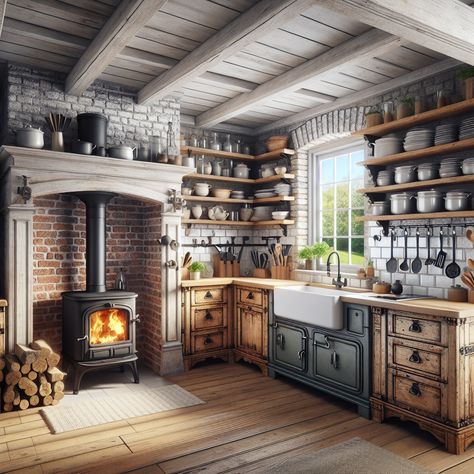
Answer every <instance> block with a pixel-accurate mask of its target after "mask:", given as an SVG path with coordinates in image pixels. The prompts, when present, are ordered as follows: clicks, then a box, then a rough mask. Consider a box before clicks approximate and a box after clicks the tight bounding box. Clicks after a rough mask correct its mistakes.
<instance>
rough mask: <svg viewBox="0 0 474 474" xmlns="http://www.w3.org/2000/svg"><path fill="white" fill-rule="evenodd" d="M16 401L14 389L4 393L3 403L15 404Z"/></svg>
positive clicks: (6, 390)
mask: <svg viewBox="0 0 474 474" xmlns="http://www.w3.org/2000/svg"><path fill="white" fill-rule="evenodd" d="M14 399H15V389H14V388H13V387H7V388H6V389H5V391H4V392H3V401H4V402H5V403H13V400H14Z"/></svg>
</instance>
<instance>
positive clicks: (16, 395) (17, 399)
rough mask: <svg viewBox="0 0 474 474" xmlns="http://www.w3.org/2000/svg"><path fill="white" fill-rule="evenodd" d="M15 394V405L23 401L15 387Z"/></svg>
mask: <svg viewBox="0 0 474 474" xmlns="http://www.w3.org/2000/svg"><path fill="white" fill-rule="evenodd" d="M13 394H14V397H13V406H15V407H16V406H18V405H19V404H20V401H21V395H20V392H19V391H18V390H17V389H16V388H14V389H13Z"/></svg>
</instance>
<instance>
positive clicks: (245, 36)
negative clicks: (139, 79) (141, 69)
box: [138, 0, 313, 103]
mask: <svg viewBox="0 0 474 474" xmlns="http://www.w3.org/2000/svg"><path fill="white" fill-rule="evenodd" d="M312 3H313V2H312V1H311V0H282V1H279V2H275V1H271V0H261V1H260V2H258V3H257V4H256V5H254V6H253V7H252V8H250V9H248V10H247V11H245V12H244V13H242V14H241V15H239V16H238V17H237V18H236V19H235V20H233V21H232V22H230V23H229V24H227V25H226V26H225V27H224V28H222V29H221V30H219V31H218V32H217V33H216V34H214V35H213V36H211V37H210V38H209V39H208V40H207V41H205V42H204V43H202V44H201V45H200V46H199V47H198V48H196V49H195V50H194V51H192V52H191V53H189V54H188V55H187V56H186V57H185V58H183V59H182V60H181V61H180V62H179V63H178V64H177V65H176V66H175V67H174V68H172V69H170V70H169V71H167V72H165V73H164V74H162V75H161V76H159V77H157V78H155V79H154V80H153V81H151V82H150V83H149V84H147V85H146V86H145V87H144V88H143V89H142V90H141V91H140V92H139V94H138V102H139V103H150V102H152V101H153V100H157V99H160V98H163V97H165V96H166V95H168V94H170V93H172V92H173V91H175V90H178V89H180V88H181V87H182V86H183V85H185V84H186V83H189V82H190V81H192V80H193V79H194V78H195V77H198V76H200V75H202V74H203V73H204V72H206V71H207V70H209V69H211V68H212V67H213V66H216V65H217V64H219V63H221V62H222V61H224V60H225V59H227V58H229V57H231V56H232V55H234V54H235V53H237V52H238V51H241V50H242V49H243V48H244V47H245V46H246V45H248V44H250V43H252V42H254V41H256V40H257V39H258V38H260V37H262V36H264V35H265V34H266V33H268V32H269V31H271V30H274V29H275V28H278V27H279V26H281V25H283V24H284V23H285V22H286V21H288V18H292V17H293V16H296V15H298V14H299V13H300V12H301V11H304V10H305V9H307V8H309V6H310V5H311V4H312Z"/></svg>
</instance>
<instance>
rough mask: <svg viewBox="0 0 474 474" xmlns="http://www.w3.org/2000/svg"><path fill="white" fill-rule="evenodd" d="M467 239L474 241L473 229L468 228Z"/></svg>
mask: <svg viewBox="0 0 474 474" xmlns="http://www.w3.org/2000/svg"><path fill="white" fill-rule="evenodd" d="M466 239H467V240H470V241H471V242H473V243H474V232H473V231H472V229H467V230H466Z"/></svg>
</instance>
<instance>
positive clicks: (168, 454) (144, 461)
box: [0, 363, 474, 474]
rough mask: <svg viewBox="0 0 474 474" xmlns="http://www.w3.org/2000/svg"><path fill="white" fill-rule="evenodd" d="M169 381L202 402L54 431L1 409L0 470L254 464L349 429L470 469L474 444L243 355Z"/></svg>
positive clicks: (440, 464) (415, 457) (142, 473)
mask: <svg viewBox="0 0 474 474" xmlns="http://www.w3.org/2000/svg"><path fill="white" fill-rule="evenodd" d="M169 380H171V381H172V382H174V383H177V384H179V385H181V386H182V387H184V388H185V389H187V390H189V391H190V392H192V393H193V394H195V395H197V396H198V397H200V398H201V399H203V400H205V401H206V402H207V403H206V404H205V405H199V406H195V407H189V408H183V409H178V410H173V411H169V412H164V413H158V414H155V415H149V416H144V417H140V418H133V419H129V420H126V421H119V422H115V423H110V424H107V425H100V426H96V427H93V428H87V429H83V430H78V431H72V432H68V433H62V434H58V435H52V434H50V432H49V429H48V428H47V426H46V425H45V423H44V422H43V420H42V418H41V416H40V414H39V413H38V410H36V409H34V410H27V411H25V412H15V413H4V414H0V472H15V473H20V472H21V473H28V474H30V473H31V474H36V473H42V474H43V473H68V474H70V473H98V472H99V473H100V474H107V473H111V474H112V473H113V474H115V473H121V472H130V471H133V472H134V473H138V474H152V473H178V472H198V471H199V472H206V473H220V472H241V473H243V472H245V473H250V472H251V473H257V472H259V471H260V470H261V469H262V468H264V467H265V468H268V466H271V465H274V464H276V463H278V462H280V461H281V460H282V459H286V458H293V459H294V458H295V457H296V456H297V455H298V454H300V453H305V452H311V451H312V452H314V451H315V450H318V449H321V448H324V447H327V446H330V445H333V444H336V443H340V442H342V441H344V440H347V439H350V438H353V437H356V436H359V437H361V438H364V439H366V440H369V441H370V442H371V443H374V444H376V445H378V446H383V447H384V448H385V449H388V450H390V451H392V452H394V453H396V454H398V455H400V456H402V457H405V458H408V459H411V460H412V461H414V462H416V463H419V464H421V465H423V466H425V467H427V468H428V469H431V470H433V471H435V472H445V473H449V474H461V473H463V474H467V473H472V472H474V446H473V447H471V448H470V449H468V450H467V451H466V452H465V453H464V454H462V455H459V456H455V455H451V454H448V453H447V452H446V451H444V449H443V448H442V447H440V443H438V442H437V441H436V440H435V439H434V438H432V437H431V435H429V434H427V433H424V432H421V431H420V430H418V429H417V428H416V427H414V426H411V425H407V424H402V423H400V422H391V423H385V424H377V423H373V422H371V421H368V420H365V419H364V418H360V417H358V416H357V413H356V410H355V409H354V408H353V406H352V405H350V404H346V403H343V402H341V401H338V400H337V399H335V398H332V397H330V396H326V395H322V394H320V393H318V392H316V391H314V390H311V389H308V388H306V387H304V386H303V385H300V384H296V383H293V382H290V381H288V380H280V379H278V380H272V379H269V378H267V377H264V376H263V375H262V374H261V373H260V372H259V371H257V370H254V369H252V368H250V367H248V366H247V365H245V364H244V365H240V364H226V363H222V364H213V365H209V366H204V367H199V368H195V369H193V370H191V371H190V372H187V373H184V374H180V375H176V376H173V377H169Z"/></svg>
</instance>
